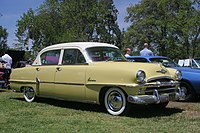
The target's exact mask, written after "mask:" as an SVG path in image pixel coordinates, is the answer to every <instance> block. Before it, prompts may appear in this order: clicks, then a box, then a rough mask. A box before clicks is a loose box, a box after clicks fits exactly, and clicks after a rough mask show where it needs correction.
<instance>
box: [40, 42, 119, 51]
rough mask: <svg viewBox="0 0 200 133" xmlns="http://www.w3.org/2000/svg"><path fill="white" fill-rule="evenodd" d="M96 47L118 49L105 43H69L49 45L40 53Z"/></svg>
mask: <svg viewBox="0 0 200 133" xmlns="http://www.w3.org/2000/svg"><path fill="white" fill-rule="evenodd" d="M97 46H101V47H114V48H118V47H116V46H114V45H111V44H107V43H99V42H71V43H60V44H55V45H51V46H48V47H46V48H44V49H43V50H42V51H46V50H47V49H55V48H66V47H79V48H80V49H82V50H85V49H86V48H90V47H97Z"/></svg>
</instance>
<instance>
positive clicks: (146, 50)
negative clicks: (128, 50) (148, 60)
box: [140, 43, 154, 56]
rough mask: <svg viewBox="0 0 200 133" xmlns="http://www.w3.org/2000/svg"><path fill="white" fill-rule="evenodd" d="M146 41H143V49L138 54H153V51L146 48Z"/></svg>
mask: <svg viewBox="0 0 200 133" xmlns="http://www.w3.org/2000/svg"><path fill="white" fill-rule="evenodd" d="M148 47H149V45H148V43H144V49H143V50H141V51H140V56H154V54H153V52H152V51H151V50H149V49H148Z"/></svg>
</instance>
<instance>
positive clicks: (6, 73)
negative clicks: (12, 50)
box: [2, 51, 12, 84]
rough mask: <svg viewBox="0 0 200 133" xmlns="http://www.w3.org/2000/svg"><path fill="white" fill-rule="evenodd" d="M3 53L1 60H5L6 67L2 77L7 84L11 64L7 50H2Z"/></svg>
mask: <svg viewBox="0 0 200 133" xmlns="http://www.w3.org/2000/svg"><path fill="white" fill-rule="evenodd" d="M3 54H4V55H3V56H2V60H3V61H5V62H6V69H5V71H4V79H5V82H6V84H9V81H8V80H9V78H10V74H11V66H12V57H10V56H9V55H8V53H7V51H4V53H3Z"/></svg>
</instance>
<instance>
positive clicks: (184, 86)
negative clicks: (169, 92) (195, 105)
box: [180, 82, 196, 101]
mask: <svg viewBox="0 0 200 133" xmlns="http://www.w3.org/2000/svg"><path fill="white" fill-rule="evenodd" d="M180 89H181V91H182V92H184V96H183V97H182V98H181V100H182V101H193V100H195V98H196V95H195V92H194V90H193V89H192V87H191V85H189V84H188V83H186V82H182V83H181V85H180Z"/></svg>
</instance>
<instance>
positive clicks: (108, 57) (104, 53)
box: [86, 47, 127, 62]
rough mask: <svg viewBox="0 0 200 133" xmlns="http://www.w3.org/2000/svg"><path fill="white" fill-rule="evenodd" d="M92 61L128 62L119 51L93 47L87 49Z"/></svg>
mask: <svg viewBox="0 0 200 133" xmlns="http://www.w3.org/2000/svg"><path fill="white" fill-rule="evenodd" d="M86 51H87V53H88V55H89V57H90V59H91V60H92V61H95V62H97V61H127V60H126V58H125V57H124V56H123V55H122V53H121V52H120V50H119V49H117V48H113V47H92V48H87V49H86Z"/></svg>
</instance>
